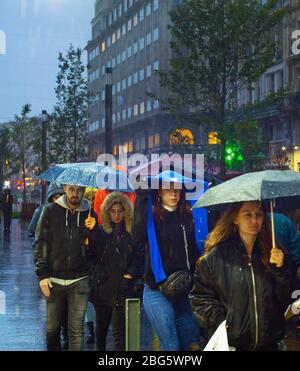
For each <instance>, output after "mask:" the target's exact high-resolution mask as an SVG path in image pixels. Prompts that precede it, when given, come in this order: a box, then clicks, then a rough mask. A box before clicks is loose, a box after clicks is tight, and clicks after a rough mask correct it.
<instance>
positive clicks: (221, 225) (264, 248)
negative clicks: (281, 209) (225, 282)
mask: <svg viewBox="0 0 300 371" xmlns="http://www.w3.org/2000/svg"><path fill="white" fill-rule="evenodd" d="M243 204H244V202H239V203H234V204H232V205H231V206H230V207H229V208H228V209H227V210H226V211H225V212H224V213H223V214H222V216H221V218H220V219H219V220H218V222H217V224H216V226H215V228H214V229H213V230H212V232H211V233H210V234H209V235H208V237H207V240H206V241H205V253H204V256H203V258H205V256H206V255H207V254H208V253H209V252H210V251H211V250H212V249H214V248H215V247H217V246H218V245H219V244H220V243H221V242H224V241H226V240H227V239H229V238H232V237H234V236H235V234H236V233H237V231H235V228H234V224H233V221H234V219H235V217H236V216H237V214H238V213H239V211H240V209H241V207H242V206H243ZM263 212H264V221H263V224H262V228H261V230H260V231H259V233H258V235H257V241H258V244H259V248H260V253H261V259H262V262H263V264H264V265H265V267H266V268H269V267H270V266H269V259H270V252H271V249H272V235H271V229H270V224H269V221H268V218H267V216H266V212H265V210H263Z"/></svg>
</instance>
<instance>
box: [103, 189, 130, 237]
mask: <svg viewBox="0 0 300 371" xmlns="http://www.w3.org/2000/svg"><path fill="white" fill-rule="evenodd" d="M114 204H121V205H122V207H123V209H124V223H125V229H126V231H127V232H128V233H130V232H131V226H132V217H133V209H132V205H131V202H130V200H129V198H128V196H126V195H125V194H123V193H121V192H112V193H110V194H109V195H108V196H106V198H105V199H104V201H103V204H102V206H101V218H102V221H103V224H102V227H103V230H104V231H105V232H106V233H112V231H113V228H112V225H111V219H110V216H109V210H110V208H111V207H112V206H113V205H114Z"/></svg>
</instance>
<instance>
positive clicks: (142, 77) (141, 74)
mask: <svg viewBox="0 0 300 371" xmlns="http://www.w3.org/2000/svg"><path fill="white" fill-rule="evenodd" d="M144 78H145V71H144V69H142V70H140V81H143V80H144Z"/></svg>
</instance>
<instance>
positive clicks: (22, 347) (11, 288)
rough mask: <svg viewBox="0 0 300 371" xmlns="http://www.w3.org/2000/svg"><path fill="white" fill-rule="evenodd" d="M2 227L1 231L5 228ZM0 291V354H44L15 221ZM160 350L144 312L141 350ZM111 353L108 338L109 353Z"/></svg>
mask: <svg viewBox="0 0 300 371" xmlns="http://www.w3.org/2000/svg"><path fill="white" fill-rule="evenodd" d="M0 227H1V230H2V225H1V226H0ZM0 290H1V291H0V335H1V336H0V351H3V350H7V351H12V350H19V351H43V350H45V349H46V347H45V340H44V329H45V319H46V306H45V301H44V299H43V297H42V295H41V293H40V289H39V287H38V284H37V279H36V276H35V273H34V264H33V249H32V246H31V241H30V240H29V238H28V237H27V223H22V222H20V221H18V220H16V219H14V220H13V222H12V228H11V233H10V235H3V232H1V236H0ZM3 294H4V295H3ZM288 325H289V326H288V334H289V336H288V337H287V338H286V343H287V345H288V350H299V349H300V337H299V335H298V336H297V334H296V331H295V327H296V326H295V324H294V323H292V322H290V321H289V324H288ZM85 330H86V329H85ZM298 333H299V330H298ZM157 348H158V345H157V341H155V339H154V338H153V333H152V330H151V328H150V325H149V322H148V320H147V318H146V316H145V313H144V311H143V310H142V311H141V350H144V351H147V350H148V351H149V350H153V349H157ZM85 349H86V350H94V345H89V346H88V345H86V346H85ZM112 349H113V348H112V338H111V334H109V339H108V350H112Z"/></svg>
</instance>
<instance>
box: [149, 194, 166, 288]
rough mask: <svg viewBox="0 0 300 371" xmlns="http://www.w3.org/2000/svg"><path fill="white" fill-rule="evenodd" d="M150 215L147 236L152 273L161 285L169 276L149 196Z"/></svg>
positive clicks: (150, 196)
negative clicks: (160, 249) (158, 240)
mask: <svg viewBox="0 0 300 371" xmlns="http://www.w3.org/2000/svg"><path fill="white" fill-rule="evenodd" d="M147 211H148V213H147V234H148V241H149V249H150V260H151V266H152V272H153V275H154V278H155V282H156V283H159V282H162V281H164V280H165V279H166V278H167V276H166V273H165V270H164V267H163V263H162V260H161V256H160V252H159V247H158V243H157V238H156V231H155V225H154V220H153V212H152V195H151V194H149V197H148V210H147Z"/></svg>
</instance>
